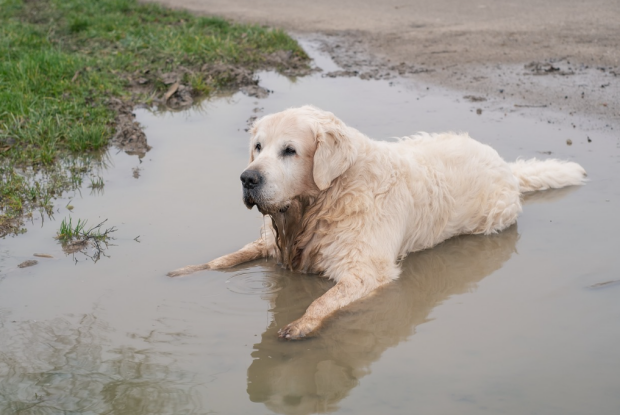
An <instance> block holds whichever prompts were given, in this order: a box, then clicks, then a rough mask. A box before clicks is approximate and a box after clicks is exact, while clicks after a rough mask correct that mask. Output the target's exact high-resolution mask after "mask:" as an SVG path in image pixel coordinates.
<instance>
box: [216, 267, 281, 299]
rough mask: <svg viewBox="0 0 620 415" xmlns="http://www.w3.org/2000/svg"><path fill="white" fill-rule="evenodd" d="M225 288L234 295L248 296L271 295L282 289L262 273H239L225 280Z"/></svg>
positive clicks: (272, 279) (271, 278)
mask: <svg viewBox="0 0 620 415" xmlns="http://www.w3.org/2000/svg"><path fill="white" fill-rule="evenodd" d="M226 287H227V288H228V289H229V290H230V291H232V292H234V293H237V294H248V295H262V294H273V293H275V292H278V291H280V289H281V288H282V287H281V286H279V285H278V284H277V283H276V281H275V279H274V278H273V277H269V276H268V275H267V274H265V273H264V272H262V271H251V272H239V273H237V274H235V275H233V276H231V277H229V278H228V279H227V280H226Z"/></svg>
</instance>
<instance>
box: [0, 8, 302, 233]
mask: <svg viewBox="0 0 620 415" xmlns="http://www.w3.org/2000/svg"><path fill="white" fill-rule="evenodd" d="M278 51H287V53H290V54H291V55H292V56H294V57H296V58H298V59H301V60H304V59H307V56H306V55H305V53H304V52H303V50H302V49H301V48H300V47H299V45H298V44H297V43H296V42H295V41H294V40H293V39H291V38H290V37H289V36H287V35H286V34H285V33H284V32H282V31H280V30H271V29H268V28H264V27H260V26H252V25H238V24H232V23H229V22H228V21H226V20H223V19H220V18H214V17H197V16H193V15H191V14H189V13H187V12H184V11H175V10H169V9H165V8H162V7H160V6H158V5H153V4H138V3H137V2H136V1H135V0H29V1H23V0H0V57H1V58H0V178H1V179H2V182H1V186H2V187H1V188H0V197H1V199H0V237H1V236H4V235H6V234H8V233H16V232H19V229H20V228H19V226H15V223H19V220H20V218H21V217H23V215H24V214H27V213H28V212H29V211H31V210H32V209H34V208H37V207H41V206H45V205H46V204H47V203H53V202H52V200H53V198H54V197H58V196H59V194H62V192H63V191H66V190H69V189H71V188H74V187H75V184H76V181H77V180H78V179H71V177H74V176H75V174H73V172H67V171H65V169H64V167H63V166H64V165H65V164H67V161H66V160H67V158H69V159H71V158H80V157H83V156H84V155H90V154H93V153H95V152H101V151H102V150H103V149H105V148H106V147H107V146H108V143H109V140H110V138H111V137H112V135H113V134H114V132H115V117H116V115H117V114H116V113H115V110H114V109H113V107H112V106H111V105H109V100H110V99H111V98H118V99H121V100H122V101H124V102H131V103H138V102H144V103H150V102H152V100H153V98H154V97H157V96H159V95H161V94H163V93H164V92H165V91H166V90H167V89H168V88H169V85H167V84H166V83H165V82H163V81H162V74H165V73H169V72H174V71H180V72H181V73H182V82H184V83H185V84H187V85H189V86H191V88H192V93H193V94H194V95H208V94H209V93H211V92H213V91H216V90H218V89H220V88H223V87H226V86H227V85H229V84H230V83H232V82H234V74H233V73H227V72H226V71H224V72H222V71H220V72H217V74H216V75H213V73H210V72H209V70H208V68H209V67H210V66H212V65H222V64H225V65H232V66H234V67H243V68H246V69H250V70H255V69H258V68H261V67H263V66H264V65H265V64H266V63H268V62H269V55H270V54H272V53H274V52H278ZM69 164H71V163H70V162H69ZM24 170H29V171H33V172H34V176H36V175H37V174H38V172H39V171H41V170H45V171H48V172H53V171H55V172H56V173H57V174H58V175H63V174H64V176H66V177H67V178H68V180H65V181H64V182H63V183H62V184H60V183H56V186H55V187H54V188H53V189H51V188H49V186H47V187H46V186H42V185H39V186H37V185H36V183H38V181H37V179H36V178H35V179H34V180H29V179H27V178H26V177H25V176H24V175H23V171H24ZM63 172H64V173H63ZM46 174H47V173H46ZM72 186H73V187H72ZM44 199H46V200H44ZM43 202H46V203H43Z"/></svg>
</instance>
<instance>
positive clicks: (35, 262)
mask: <svg viewBox="0 0 620 415" xmlns="http://www.w3.org/2000/svg"><path fill="white" fill-rule="evenodd" d="M38 263H39V261H35V260H34V259H29V260H28V261H24V262H22V263H21V264H19V265H18V267H19V268H26V267H31V266H33V265H37V264H38Z"/></svg>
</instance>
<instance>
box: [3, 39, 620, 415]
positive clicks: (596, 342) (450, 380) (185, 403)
mask: <svg viewBox="0 0 620 415" xmlns="http://www.w3.org/2000/svg"><path fill="white" fill-rule="evenodd" d="M302 43H303V46H304V48H305V49H306V50H309V51H310V52H311V54H312V55H313V57H314V58H315V63H316V65H317V66H319V67H321V68H322V69H323V71H322V72H317V73H314V74H312V75H310V76H308V77H304V78H286V77H284V76H282V75H278V74H276V73H273V72H262V73H260V74H259V75H258V76H259V82H258V84H257V85H258V86H259V87H260V88H264V89H265V90H268V91H270V92H269V94H268V95H266V96H265V97H264V98H259V97H258V96H250V95H249V94H247V93H243V92H236V93H234V94H232V95H229V96H222V97H220V98H216V99H215V98H214V99H212V100H208V101H204V102H202V103H200V105H199V106H193V107H191V108H190V109H188V110H185V111H179V112H165V111H160V110H157V109H152V110H149V109H144V108H142V109H136V110H135V111H134V112H135V114H136V118H135V121H136V122H139V123H140V124H141V125H143V126H144V127H145V130H144V131H145V134H146V136H147V138H148V142H149V145H151V146H152V149H151V150H150V151H148V152H147V153H146V154H145V155H144V157H142V158H137V157H132V156H130V155H128V154H126V153H125V152H124V151H119V150H115V151H111V152H110V153H109V154H108V161H107V163H106V165H105V166H102V167H101V170H100V171H98V172H97V175H99V176H100V177H101V178H102V180H103V183H104V186H103V187H101V188H100V189H99V190H96V189H93V188H90V187H88V184H86V183H85V184H84V185H83V186H82V188H80V189H79V190H78V191H76V192H75V193H71V194H67V195H65V200H66V203H62V202H61V203H58V204H57V205H58V206H61V207H58V208H56V209H55V210H54V212H53V215H52V217H47V216H38V215H35V216H34V217H33V218H32V221H31V222H30V223H28V224H27V227H28V232H27V233H26V234H24V235H21V236H19V237H15V238H13V237H7V238H4V239H2V240H0V351H1V353H0V413H37V414H56V413H69V412H73V413H83V414H90V413H92V414H98V413H106V412H110V413H115V414H121V415H122V414H128V415H129V414H131V415H140V414H145V415H146V414H203V413H214V412H215V413H281V414H313V413H324V412H333V413H356V414H376V413H392V414H410V413H413V412H420V413H459V414H496V413H508V414H515V415H516V414H522V413H548V414H558V415H559V414H561V415H566V414H581V413H597V414H612V413H615V412H616V410H617V408H618V407H620V398H619V396H618V394H617V393H616V392H617V391H616V390H617V385H618V383H619V382H620V375H619V373H620V352H618V348H617V344H618V342H620V326H619V325H618V321H620V302H619V301H618V296H619V295H620V291H619V289H620V285H618V284H617V280H618V275H619V273H620V262H618V261H617V247H618V246H619V245H620V236H619V235H620V222H619V221H618V220H617V212H618V211H619V209H620V141H619V140H618V137H616V136H615V135H614V134H612V133H610V132H609V131H605V130H592V129H583V128H581V125H588V122H589V121H588V119H587V118H583V119H582V118H579V119H578V120H579V123H575V126H573V125H572V123H570V122H561V117H560V118H557V119H558V120H560V121H558V122H556V123H549V122H547V120H551V119H556V118H554V117H556V115H557V114H555V113H554V112H553V111H552V109H550V108H537V109H535V111H537V113H536V114H535V116H527V114H524V113H522V112H513V111H499V110H496V109H495V110H494V109H492V108H487V107H485V108H484V111H481V113H478V112H477V110H478V109H480V108H481V104H483V103H485V101H480V100H479V99H478V98H463V96H462V95H455V94H454V93H453V92H450V91H448V90H444V89H441V88H438V87H434V86H430V85H427V84H418V83H412V82H411V80H408V79H405V78H402V77H399V76H397V75H394V76H393V77H391V78H390V79H375V78H372V79H370V78H369V79H360V77H359V76H336V77H330V76H323V75H324V74H327V73H333V72H336V71H346V70H349V69H347V68H342V67H339V66H338V65H337V64H336V63H334V62H333V61H332V60H331V59H330V58H329V56H328V55H326V54H323V53H321V52H320V51H319V49H320V47H321V46H320V44H319V43H312V42H308V41H305V40H304V41H303V42H302ZM542 70H544V67H543V68H542ZM473 97H478V95H473ZM309 103H311V104H314V105H317V106H319V107H321V108H324V109H327V110H331V111H333V112H334V113H335V114H336V115H338V116H339V117H340V118H342V119H343V120H344V121H345V122H346V123H347V124H349V125H352V126H353V127H355V128H357V129H359V130H361V131H363V132H364V133H366V134H368V135H369V136H371V137H373V138H375V139H382V140H394V139H395V137H398V136H403V135H408V134H411V133H414V132H416V131H420V130H421V131H431V132H439V131H446V130H453V131H468V132H469V133H470V135H471V136H472V137H474V138H476V139H478V140H480V141H482V142H484V143H487V144H489V145H491V146H493V147H494V148H495V149H497V150H498V152H499V153H500V154H501V155H502V156H503V157H504V158H505V159H507V160H514V159H516V158H518V157H523V158H530V157H538V158H547V157H557V158H560V159H568V160H574V161H577V162H579V163H580V164H582V165H583V166H584V167H585V169H586V170H587V171H588V179H589V181H588V183H587V184H586V185H585V186H582V187H573V188H567V189H560V190H556V191H548V192H540V193H532V194H528V195H525V196H524V204H525V206H524V211H523V213H522V215H521V216H520V218H519V220H518V223H517V225H515V226H513V227H511V228H509V229H507V230H506V231H505V232H502V233H500V234H497V235H492V236H461V237H458V238H454V239H451V240H449V241H446V242H445V243H443V244H441V245H439V246H437V247H435V248H433V249H430V250H426V251H422V252H418V253H415V254H412V255H409V256H408V257H407V258H406V259H405V260H404V261H403V262H402V264H401V268H402V273H401V277H400V279H399V280H398V281H396V282H394V283H393V284H391V285H389V286H387V287H385V288H384V289H382V290H380V291H379V292H378V293H377V294H376V295H374V296H372V297H369V298H366V299H364V300H362V301H360V302H358V303H356V304H353V305H352V306H351V307H348V308H347V309H345V310H343V311H342V312H341V313H339V314H338V315H336V316H334V317H333V318H332V319H331V320H330V321H329V322H328V323H327V324H326V325H325V327H324V328H323V329H322V330H321V331H320V332H319V334H318V336H316V337H315V338H312V339H308V340H306V341H300V342H286V341H280V340H278V338H277V331H278V330H279V329H280V328H282V326H283V325H285V324H286V323H288V322H290V321H292V320H294V319H296V318H298V317H299V316H301V315H302V313H303V311H304V310H305V308H306V307H307V306H308V305H309V304H310V303H311V302H312V301H313V300H314V299H316V298H317V297H318V296H320V295H321V294H323V293H324V292H325V291H327V290H328V289H329V288H330V287H331V286H332V283H331V282H330V281H329V280H326V279H323V278H317V277H316V276H312V275H303V274H297V273H292V272H289V271H286V270H284V269H282V268H280V267H279V266H277V265H276V264H275V263H274V262H273V261H263V260H260V261H255V262H251V263H248V264H244V265H241V266H239V267H236V268H233V269H230V270H226V271H204V272H200V273H197V274H195V275H192V276H188V277H184V278H180V279H171V278H168V277H166V276H165V274H166V272H168V271H170V270H172V269H175V268H178V267H180V266H183V265H187V264H192V263H203V262H205V261H207V260H210V259H213V258H215V257H217V256H219V255H222V254H226V253H229V252H232V251H234V250H236V249H238V248H240V247H241V246H243V245H244V244H245V243H247V242H249V241H252V240H254V239H256V238H258V237H259V235H260V234H259V228H260V226H261V225H262V224H263V218H262V217H261V215H260V214H259V213H258V212H256V210H252V211H248V210H247V209H246V208H245V206H244V205H243V203H242V200H241V186H240V183H239V175H240V173H241V172H242V171H243V169H244V168H245V166H246V165H247V161H248V133H247V132H246V131H245V130H246V129H247V128H248V124H249V123H251V122H252V119H253V117H260V116H262V115H264V114H268V113H271V112H275V111H280V110H282V109H284V108H286V107H290V106H298V105H303V104H309ZM541 119H542V121H541ZM567 140H571V142H572V145H570V146H569V145H567ZM69 207H70V208H69ZM68 217H72V218H74V220H76V219H77V218H81V219H87V220H88V221H89V223H92V224H96V223H100V222H102V221H103V220H105V219H107V220H108V221H107V222H106V225H108V224H109V226H114V227H116V228H117V229H118V230H117V231H116V232H115V233H114V239H113V240H112V241H111V243H110V244H109V246H108V247H107V249H106V250H105V256H102V257H101V258H100V259H99V260H98V261H96V262H95V261H92V260H91V259H90V258H89V257H88V256H87V255H86V254H92V251H87V252H86V254H83V253H80V252H74V253H66V252H65V251H64V250H63V246H62V244H60V243H59V242H58V241H57V240H56V239H54V237H55V236H56V233H57V231H58V227H59V225H60V222H61V221H62V219H64V218H68ZM27 261H38V264H36V266H30V267H25V268H20V267H19V265H20V264H22V263H24V262H27Z"/></svg>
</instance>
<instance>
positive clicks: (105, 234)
mask: <svg viewBox="0 0 620 415" xmlns="http://www.w3.org/2000/svg"><path fill="white" fill-rule="evenodd" d="M106 221H107V219H106V220H104V221H103V222H101V223H99V224H97V225H95V226H92V227H90V228H88V230H86V224H87V223H88V221H86V220H84V221H83V220H81V219H78V221H77V223H75V224H73V221H72V219H71V217H69V220H67V219H63V220H62V222H61V223H60V229H59V230H58V233H57V235H56V239H58V240H59V241H60V242H61V243H62V246H63V250H64V251H65V252H67V253H71V254H75V253H76V252H81V253H82V254H84V255H86V256H87V257H89V258H90V259H92V260H93V261H94V262H97V261H98V260H99V259H100V258H101V255H105V250H106V249H107V248H108V242H109V241H110V239H114V238H112V237H111V236H110V234H111V233H113V232H116V228H115V227H111V228H107V229H105V230H102V226H103V224H104V223H105V222H106ZM91 245H92V246H93V248H94V251H93V253H92V254H89V253H88V248H89V247H90V246H91ZM74 258H75V257H74ZM76 262H77V259H76Z"/></svg>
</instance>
